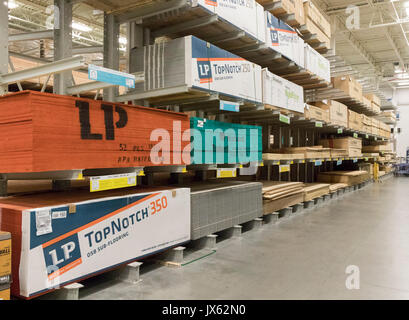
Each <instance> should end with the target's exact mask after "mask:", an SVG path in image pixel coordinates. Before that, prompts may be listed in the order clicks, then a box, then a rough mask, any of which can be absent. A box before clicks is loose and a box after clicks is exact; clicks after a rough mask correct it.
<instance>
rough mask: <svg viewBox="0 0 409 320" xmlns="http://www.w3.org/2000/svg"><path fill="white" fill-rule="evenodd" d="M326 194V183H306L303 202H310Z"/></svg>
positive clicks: (328, 187)
mask: <svg viewBox="0 0 409 320" xmlns="http://www.w3.org/2000/svg"><path fill="white" fill-rule="evenodd" d="M328 193H330V185H329V184H327V183H306V184H305V188H304V201H311V200H313V199H315V198H318V197H321V196H323V195H325V194H328Z"/></svg>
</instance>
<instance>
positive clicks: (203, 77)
mask: <svg viewBox="0 0 409 320" xmlns="http://www.w3.org/2000/svg"><path fill="white" fill-rule="evenodd" d="M197 68H198V72H199V79H200V83H206V82H212V69H211V67H210V61H198V62H197Z"/></svg>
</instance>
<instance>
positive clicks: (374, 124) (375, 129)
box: [371, 118, 380, 136]
mask: <svg viewBox="0 0 409 320" xmlns="http://www.w3.org/2000/svg"><path fill="white" fill-rule="evenodd" d="M379 127H380V121H379V120H378V119H375V118H371V134H373V135H375V136H379V135H380V130H379Z"/></svg>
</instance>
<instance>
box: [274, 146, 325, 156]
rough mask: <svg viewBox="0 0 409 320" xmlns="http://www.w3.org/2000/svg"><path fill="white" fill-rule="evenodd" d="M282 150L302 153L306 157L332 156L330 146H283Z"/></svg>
mask: <svg viewBox="0 0 409 320" xmlns="http://www.w3.org/2000/svg"><path fill="white" fill-rule="evenodd" d="M280 151H281V152H283V153H299V154H300V153H302V154H304V158H305V159H324V158H330V157H331V151H330V148H323V147H322V146H313V147H293V148H282V149H280Z"/></svg>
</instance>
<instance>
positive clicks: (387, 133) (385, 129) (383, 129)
mask: <svg viewBox="0 0 409 320" xmlns="http://www.w3.org/2000/svg"><path fill="white" fill-rule="evenodd" d="M379 135H380V136H381V137H383V138H386V139H390V137H391V127H390V126H389V125H388V124H386V123H384V122H382V121H379Z"/></svg>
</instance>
